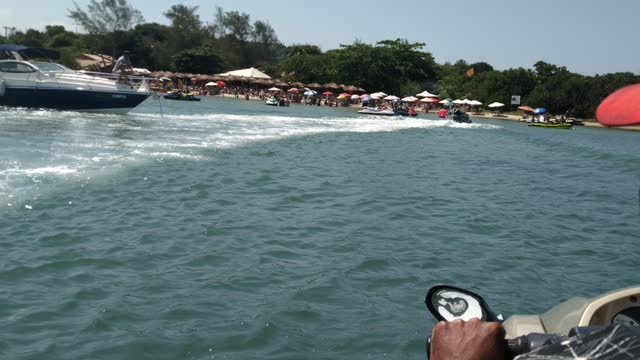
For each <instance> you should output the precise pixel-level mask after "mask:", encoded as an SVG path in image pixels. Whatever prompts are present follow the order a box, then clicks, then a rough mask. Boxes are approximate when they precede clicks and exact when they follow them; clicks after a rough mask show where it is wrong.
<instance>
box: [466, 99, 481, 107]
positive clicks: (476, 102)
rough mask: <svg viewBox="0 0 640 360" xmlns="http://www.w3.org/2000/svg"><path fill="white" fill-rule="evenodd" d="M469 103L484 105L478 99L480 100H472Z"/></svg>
mask: <svg viewBox="0 0 640 360" xmlns="http://www.w3.org/2000/svg"><path fill="white" fill-rule="evenodd" d="M467 104H469V105H471V106H480V105H482V103H481V102H480V101H478V100H471V101H469V102H468V103H467Z"/></svg>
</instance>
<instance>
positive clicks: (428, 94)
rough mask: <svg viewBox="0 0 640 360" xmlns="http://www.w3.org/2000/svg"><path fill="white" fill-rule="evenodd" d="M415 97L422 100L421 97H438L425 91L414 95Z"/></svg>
mask: <svg viewBox="0 0 640 360" xmlns="http://www.w3.org/2000/svg"><path fill="white" fill-rule="evenodd" d="M416 96H417V97H420V98H423V97H430V98H434V97H438V95H434V94H432V93H430V92H428V91H427V90H425V91H423V92H421V93H420V94H416Z"/></svg>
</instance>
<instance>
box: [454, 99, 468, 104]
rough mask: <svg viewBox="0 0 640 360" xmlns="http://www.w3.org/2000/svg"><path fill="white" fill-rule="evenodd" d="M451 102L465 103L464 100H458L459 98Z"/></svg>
mask: <svg viewBox="0 0 640 360" xmlns="http://www.w3.org/2000/svg"><path fill="white" fill-rule="evenodd" d="M452 103H454V104H456V105H461V104H465V102H464V100H460V99H456V100H453V101H452Z"/></svg>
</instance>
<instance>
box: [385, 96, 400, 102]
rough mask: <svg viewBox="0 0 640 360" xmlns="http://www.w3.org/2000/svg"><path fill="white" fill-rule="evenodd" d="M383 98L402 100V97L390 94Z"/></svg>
mask: <svg viewBox="0 0 640 360" xmlns="http://www.w3.org/2000/svg"><path fill="white" fill-rule="evenodd" d="M383 100H391V101H394V100H400V98H399V97H397V96H395V95H389V96H387V97H386V98H384V99H383Z"/></svg>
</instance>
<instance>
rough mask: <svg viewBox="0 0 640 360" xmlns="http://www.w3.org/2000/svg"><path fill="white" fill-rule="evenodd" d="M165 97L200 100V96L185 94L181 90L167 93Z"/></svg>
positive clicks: (169, 98)
mask: <svg viewBox="0 0 640 360" xmlns="http://www.w3.org/2000/svg"><path fill="white" fill-rule="evenodd" d="M164 98H165V99H167V100H181V101H200V98H199V97H195V96H193V94H190V93H188V94H184V93H180V92H174V93H169V94H165V95H164Z"/></svg>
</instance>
